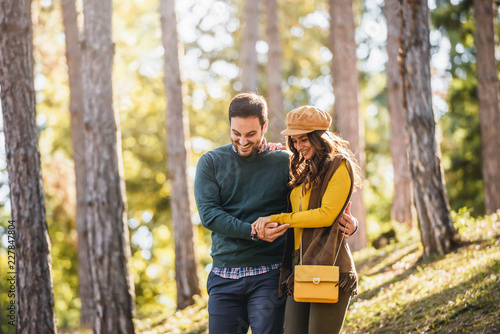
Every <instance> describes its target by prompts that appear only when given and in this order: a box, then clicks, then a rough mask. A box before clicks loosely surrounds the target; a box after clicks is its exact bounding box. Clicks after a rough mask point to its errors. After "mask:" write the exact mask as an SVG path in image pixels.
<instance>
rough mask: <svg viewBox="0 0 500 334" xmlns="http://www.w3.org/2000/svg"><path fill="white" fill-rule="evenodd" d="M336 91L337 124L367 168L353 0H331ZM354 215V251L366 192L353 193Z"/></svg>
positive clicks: (362, 227) (360, 239) (359, 242)
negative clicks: (359, 108) (359, 101)
mask: <svg viewBox="0 0 500 334" xmlns="http://www.w3.org/2000/svg"><path fill="white" fill-rule="evenodd" d="M329 2H330V29H331V32H330V38H331V49H332V53H333V59H332V77H333V92H334V94H335V105H334V114H335V117H334V119H335V120H336V124H334V126H335V129H336V130H337V131H338V132H339V134H340V135H341V136H342V137H343V138H344V139H345V140H347V141H349V143H350V147H351V150H352V151H353V152H354V153H355V155H356V158H357V159H358V162H359V165H360V166H361V170H363V171H364V169H365V143H364V124H363V120H362V119H361V118H360V117H359V111H358V74H357V73H358V69H357V66H356V41H355V39H354V32H355V28H354V15H353V8H352V0H329ZM351 201H352V206H351V207H352V214H353V216H355V217H356V218H357V219H358V222H359V229H358V232H357V233H356V234H355V235H354V236H352V237H350V238H349V245H350V246H351V249H352V250H353V251H357V250H360V249H363V248H365V247H366V211H365V206H364V203H363V192H362V190H357V191H356V192H355V193H354V194H353V196H352V200H351Z"/></svg>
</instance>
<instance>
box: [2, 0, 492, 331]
mask: <svg viewBox="0 0 500 334" xmlns="http://www.w3.org/2000/svg"><path fill="white" fill-rule="evenodd" d="M279 4H280V6H279V16H278V22H279V30H280V41H281V50H282V56H281V66H282V76H283V81H282V85H281V86H282V92H283V107H284V110H285V111H286V112H288V111H290V110H292V109H293V108H295V107H298V106H301V105H304V104H311V105H315V106H317V107H320V108H322V109H324V110H327V111H329V112H330V111H331V110H332V107H333V105H334V103H335V96H334V92H333V88H332V76H331V66H330V65H331V64H330V63H331V60H332V53H331V51H330V50H329V48H328V38H329V12H328V3H327V2H326V1H299V0H286V1H281V2H279ZM158 7H159V2H158V1H156V0H155V1H153V0H135V1H114V2H113V41H114V43H115V56H114V68H113V100H114V109H115V111H116V112H117V113H118V114H119V120H120V125H119V127H120V128H121V139H122V154H123V165H124V178H125V184H126V197H127V205H128V207H127V213H128V227H129V230H130V246H131V262H130V264H131V265H130V271H131V274H132V276H133V280H134V283H135V294H136V308H137V317H138V318H143V317H146V316H149V315H152V314H158V313H170V312H173V311H174V310H175V309H176V307H177V304H176V281H175V267H174V263H175V252H174V246H173V245H174V240H173V235H174V233H173V226H172V225H173V224H172V220H171V209H170V196H171V193H172V192H173V191H175V189H172V186H171V183H170V175H169V170H168V162H167V155H166V152H167V128H166V126H165V124H166V122H167V120H166V119H165V110H166V107H167V104H166V99H165V88H164V83H163V73H164V72H163V65H164V60H163V56H164V48H163V46H162V42H161V28H160V14H159V8H158ZM383 7H384V2H383V1H382V0H378V1H364V2H363V1H354V14H355V16H354V18H355V23H356V34H355V37H356V57H357V64H358V70H359V80H360V81H359V113H360V118H361V119H362V120H363V124H364V140H365V154H366V165H365V177H366V180H365V184H364V191H363V200H364V203H365V207H366V210H367V216H366V232H367V234H366V235H367V238H368V245H371V242H372V241H373V240H375V239H377V238H378V237H379V236H380V235H381V234H383V233H385V232H387V231H389V230H390V229H392V228H393V227H394V225H395V224H397V223H395V222H393V221H391V205H392V200H393V191H392V189H393V182H394V171H393V167H392V162H391V153H390V130H389V129H390V125H389V119H390V115H389V111H388V107H387V98H386V87H387V77H386V64H387V59H388V56H387V52H386V39H387V25H386V21H385V16H384V12H383ZM77 9H78V12H79V13H80V14H81V12H82V4H81V3H80V2H78V1H77ZM176 10H177V15H178V20H179V21H178V25H177V26H178V32H179V38H180V42H181V43H182V44H183V47H184V54H183V56H182V58H181V59H180V64H181V71H182V78H183V80H184V83H185V85H186V88H187V89H186V91H187V94H186V95H185V96H184V98H183V100H182V101H183V104H184V106H185V108H186V110H187V111H188V116H189V121H190V127H189V130H190V143H191V152H190V153H191V155H190V157H191V158H190V164H189V166H188V168H187V172H188V176H189V179H190V180H191V181H192V180H193V178H194V171H195V166H196V162H197V159H198V158H199V157H200V156H201V154H203V153H204V152H206V151H207V150H210V149H212V148H215V147H217V146H220V145H223V144H226V143H228V142H229V136H228V135H229V127H228V121H227V107H228V104H229V101H230V100H231V98H232V97H233V96H234V95H235V94H236V93H237V92H239V91H240V90H241V89H242V83H241V81H240V67H239V66H240V64H239V62H240V59H241V57H240V53H239V52H240V49H241V47H242V45H241V43H242V42H241V41H242V29H241V28H242V16H243V12H244V2H242V1H231V0H226V1H214V0H210V1H209V0H207V1H192V0H184V1H177V3H176ZM429 10H430V18H431V20H430V29H431V31H430V43H431V54H432V58H431V74H432V81H431V84H432V93H433V95H432V103H433V107H434V112H435V115H436V119H437V122H438V138H439V142H440V145H441V153H442V165H443V168H444V177H445V181H446V182H445V184H446V191H447V195H448V199H449V203H450V206H451V209H452V210H454V211H456V212H458V211H459V210H462V212H463V211H464V210H466V211H469V212H470V214H471V215H472V216H473V217H479V216H482V215H484V214H485V209H484V208H485V203H484V191H483V190H484V189H483V181H482V174H481V167H482V162H481V158H480V157H481V135H480V123H479V122H480V119H479V114H478V101H477V85H478V84H477V78H476V57H475V52H476V50H475V46H474V33H475V24H476V22H475V20H474V13H473V6H472V1H469V0H464V1H459V0H454V1H440V0H436V1H429ZM262 13H263V12H262ZM495 16H496V17H495V22H496V24H495V34H496V36H499V33H500V25H499V23H498V22H499V18H500V13H499V11H498V9H496V8H495ZM32 19H33V55H34V60H35V63H34V64H35V66H34V83H35V90H36V108H37V118H36V124H37V128H38V131H39V148H40V153H41V164H42V172H43V183H44V190H45V204H46V211H47V225H48V231H49V235H50V240H51V256H52V273H53V281H54V284H53V292H54V307H55V312H56V319H57V327H58V328H75V327H78V326H79V317H80V313H79V309H80V299H79V296H78V282H79V279H78V261H77V252H78V248H77V242H78V240H77V229H76V218H75V217H76V213H75V205H76V195H75V192H76V190H75V186H74V184H75V172H74V168H75V166H74V162H73V148H72V142H71V140H70V138H71V126H70V113H69V86H68V73H67V72H68V70H67V64H66V59H65V37H64V29H63V24H62V14H61V8H60V3H59V2H58V1H51V0H34V1H33V5H32ZM78 19H79V23H80V24H82V22H81V21H82V15H79V17H78ZM259 27H260V28H259V30H260V32H259V36H260V37H259V39H258V42H257V43H256V51H257V57H256V59H257V62H258V86H257V91H258V92H259V93H260V94H262V95H264V96H266V97H267V92H268V82H267V79H266V78H267V76H266V64H267V60H268V50H269V45H268V43H266V41H265V39H266V38H265V15H261V17H260V26H259ZM499 54H500V50H499V46H498V42H497V43H496V57H497V58H496V59H497V72H498V70H499V69H500V68H499V67H498V59H499ZM0 144H1V145H0V150H2V151H1V152H0V154H1V155H2V158H1V159H0V164H1V165H0V169H1V173H0V203H1V208H0V210H1V211H0V213H1V222H0V234H2V235H3V237H2V243H1V245H0V247H2V249H1V251H2V260H1V261H2V262H1V265H4V264H5V263H6V262H7V261H6V260H5V259H4V258H5V250H6V248H7V244H8V243H7V237H6V231H7V224H8V220H9V219H10V218H11V208H10V203H9V185H8V174H7V167H6V158H5V151H3V149H4V146H5V144H4V142H3V139H2V143H0ZM192 204H193V207H192V208H191V209H192V212H193V214H192V221H193V224H194V232H195V235H194V240H195V251H196V256H197V260H198V265H199V269H198V276H199V279H200V286H201V287H202V289H203V287H204V286H205V280H206V277H207V274H208V272H209V270H210V263H211V259H210V256H209V247H210V242H211V241H210V233H209V232H208V231H207V230H206V229H204V228H203V227H202V226H201V224H200V220H199V217H198V215H197V214H196V209H195V207H194V201H192ZM464 208H465V209H464ZM415 222H416V220H415ZM414 225H416V223H414ZM1 284H2V285H4V284H5V282H2V283H1ZM203 293H206V291H203ZM1 297H2V302H4V300H3V299H4V297H5V296H4V295H3V294H2V296H1Z"/></svg>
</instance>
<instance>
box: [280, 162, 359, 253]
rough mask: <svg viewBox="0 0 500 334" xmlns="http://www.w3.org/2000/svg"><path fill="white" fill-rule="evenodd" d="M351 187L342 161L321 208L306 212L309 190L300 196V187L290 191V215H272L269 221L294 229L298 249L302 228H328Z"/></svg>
mask: <svg viewBox="0 0 500 334" xmlns="http://www.w3.org/2000/svg"><path fill="white" fill-rule="evenodd" d="M350 187H351V178H350V176H349V172H348V171H347V167H346V162H345V161H343V162H342V164H341V165H340V166H339V168H338V169H337V171H336V172H335V174H333V176H332V178H331V179H330V181H329V182H328V187H327V188H326V191H325V194H324V195H323V199H322V201H321V207H320V208H317V209H313V210H307V208H308V205H309V198H310V196H311V189H309V190H308V191H307V192H306V194H305V195H303V194H302V185H299V186H297V187H295V188H294V189H292V192H291V193H290V204H291V205H292V212H291V213H282V214H279V215H272V216H271V221H272V222H278V223H280V224H290V227H293V228H294V236H295V249H299V248H300V237H301V235H302V228H313V227H325V226H330V225H332V223H333V220H334V219H335V218H336V217H337V216H338V215H339V213H340V211H341V210H342V206H343V205H344V203H345V201H346V199H347V196H348V195H349V189H350ZM301 206H302V208H301Z"/></svg>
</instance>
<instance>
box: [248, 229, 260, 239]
mask: <svg viewBox="0 0 500 334" xmlns="http://www.w3.org/2000/svg"><path fill="white" fill-rule="evenodd" d="M250 238H251V239H252V240H253V241H257V240H259V236H258V235H257V232H253V231H252V232H250Z"/></svg>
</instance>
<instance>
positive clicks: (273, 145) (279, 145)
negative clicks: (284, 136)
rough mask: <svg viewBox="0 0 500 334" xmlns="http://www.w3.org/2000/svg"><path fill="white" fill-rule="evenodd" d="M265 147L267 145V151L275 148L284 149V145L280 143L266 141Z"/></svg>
mask: <svg viewBox="0 0 500 334" xmlns="http://www.w3.org/2000/svg"><path fill="white" fill-rule="evenodd" d="M267 147H269V151H276V149H278V148H279V149H280V150H286V146H283V144H281V143H268V144H267Z"/></svg>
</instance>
